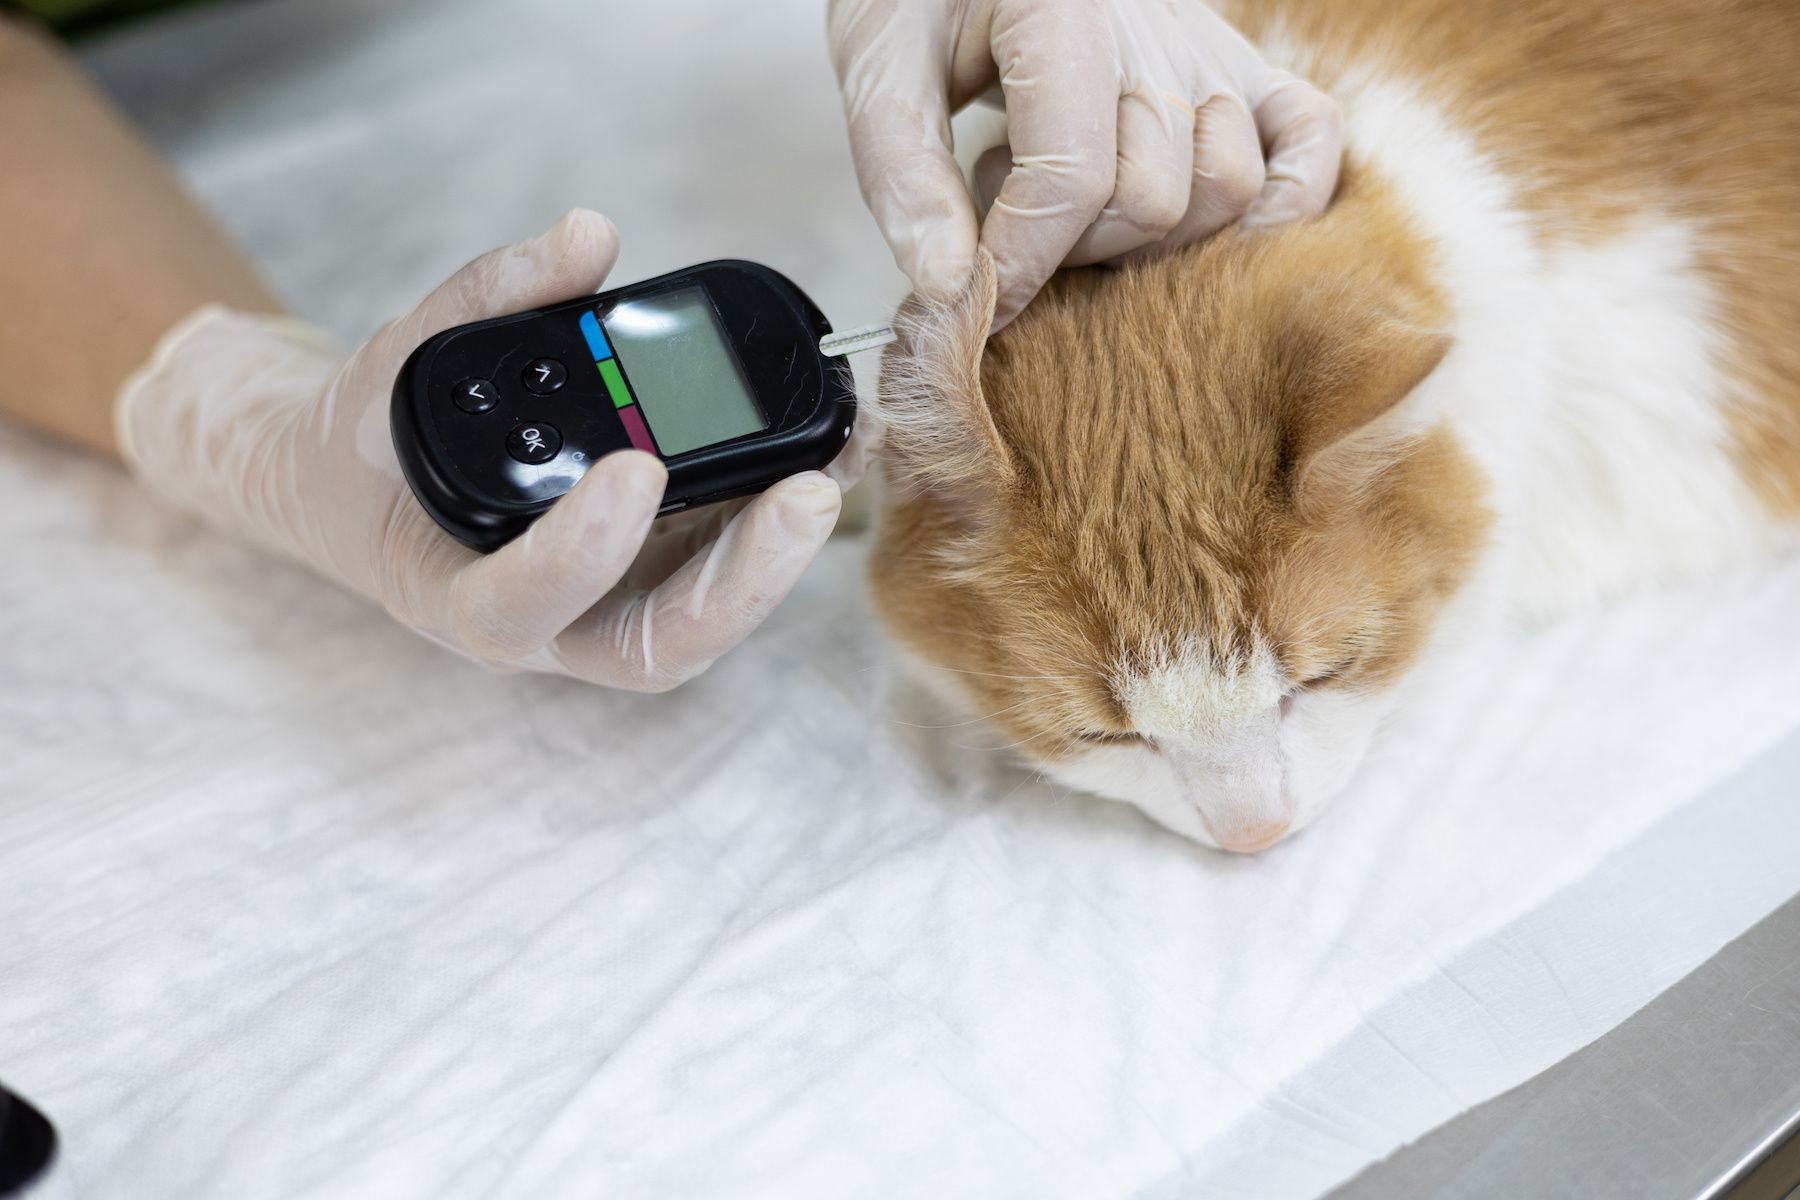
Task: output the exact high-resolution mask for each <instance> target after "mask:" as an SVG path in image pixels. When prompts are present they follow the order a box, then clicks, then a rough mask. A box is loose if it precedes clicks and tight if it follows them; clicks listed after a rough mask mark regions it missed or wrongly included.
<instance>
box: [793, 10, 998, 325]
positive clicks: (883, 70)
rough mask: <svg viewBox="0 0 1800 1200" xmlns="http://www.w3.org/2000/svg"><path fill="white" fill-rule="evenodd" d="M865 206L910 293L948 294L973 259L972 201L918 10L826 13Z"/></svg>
mask: <svg viewBox="0 0 1800 1200" xmlns="http://www.w3.org/2000/svg"><path fill="white" fill-rule="evenodd" d="M827 20H828V22H829V28H830V36H831V42H832V48H833V52H834V53H833V59H834V65H835V67H836V69H837V75H838V84H839V87H840V88H841V89H842V91H843V97H844V119H845V123H846V124H847V126H848V128H849V133H850V154H851V158H852V159H853V160H854V161H855V163H856V177H857V182H858V183H859V184H860V185H861V187H862V194H863V200H864V202H865V203H866V204H867V205H868V206H869V212H870V213H871V214H872V215H873V216H874V218H875V223H876V224H877V225H878V226H880V227H881V233H882V237H883V238H885V239H886V241H887V243H888V247H889V249H891V250H892V251H893V252H894V260H895V262H897V263H898V264H899V266H900V269H901V270H902V271H904V272H905V273H906V276H907V278H908V279H910V280H911V281H912V283H913V286H914V287H916V288H919V289H921V290H924V291H932V292H935V291H947V290H950V289H952V288H954V287H955V286H956V285H958V284H960V282H961V281H962V280H963V279H964V278H965V277H966V276H967V275H968V272H969V265H970V264H971V263H972V262H973V261H974V259H975V243H976V237H977V233H976V224H977V221H976V215H975V202H974V200H973V199H971V198H970V196H969V192H968V188H967V187H966V186H964V184H963V177H962V171H961V170H960V169H959V168H958V167H957V165H956V157H955V155H954V154H953V153H952V152H951V148H950V101H949V94H948V93H949V86H950V85H949V80H948V78H947V76H946V68H945V67H944V65H943V60H944V52H943V48H942V47H941V46H940V45H939V44H938V43H939V42H940V41H941V36H940V35H939V33H938V31H937V30H936V27H935V26H934V25H933V24H932V23H930V22H928V21H927V20H926V19H925V14H924V13H923V12H922V11H921V9H920V6H918V5H912V4H909V5H897V6H895V5H888V6H880V5H875V4H871V3H868V2H867V0H838V2H837V3H834V4H832V5H831V8H830V10H829V12H828V14H827Z"/></svg>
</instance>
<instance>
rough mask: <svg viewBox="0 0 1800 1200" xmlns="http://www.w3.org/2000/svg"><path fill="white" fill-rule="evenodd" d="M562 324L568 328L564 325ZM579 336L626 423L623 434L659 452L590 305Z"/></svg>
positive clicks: (649, 451) (646, 449)
mask: <svg viewBox="0 0 1800 1200" xmlns="http://www.w3.org/2000/svg"><path fill="white" fill-rule="evenodd" d="M564 328H567V326H565V327H564ZM581 336H583V337H585V338H586V339H587V344H588V350H589V351H590V352H591V353H592V354H593V356H594V367H595V368H596V369H597V370H598V371H599V372H600V379H601V382H603V383H605V384H606V394H607V395H608V396H610V397H611V398H612V402H613V408H614V410H615V411H617V413H618V414H619V423H620V424H622V425H624V426H625V436H626V437H628V438H630V439H631V444H632V445H633V446H634V447H636V448H637V449H639V450H642V451H644V452H645V453H647V454H654V455H656V456H657V457H659V458H660V457H661V456H662V451H660V450H658V449H657V447H656V439H655V438H654V437H652V436H650V426H648V425H646V424H645V423H644V413H643V410H642V409H640V408H639V407H638V405H637V398H636V397H635V396H633V395H632V394H631V385H630V384H629V383H627V382H626V381H625V372H623V371H621V370H620V369H619V359H618V356H617V355H615V354H614V353H613V348H612V343H611V342H609V341H607V339H606V331H605V330H603V329H601V328H600V318H599V317H598V316H596V315H595V313H594V311H593V310H592V309H589V310H588V311H587V312H584V313H582V314H581Z"/></svg>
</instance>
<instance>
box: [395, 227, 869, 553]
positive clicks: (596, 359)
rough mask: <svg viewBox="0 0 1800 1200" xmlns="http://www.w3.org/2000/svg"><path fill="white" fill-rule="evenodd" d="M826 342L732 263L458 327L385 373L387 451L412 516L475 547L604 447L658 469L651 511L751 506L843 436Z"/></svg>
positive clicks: (844, 383) (573, 476)
mask: <svg viewBox="0 0 1800 1200" xmlns="http://www.w3.org/2000/svg"><path fill="white" fill-rule="evenodd" d="M830 333H831V326H830V324H829V323H828V322H827V321H826V320H825V315H824V314H823V313H821V312H820V311H819V308H818V306H817V305H815V304H814V303H813V302H812V301H811V300H810V299H809V298H808V297H807V295H806V293H804V292H802V291H801V290H800V289H799V288H798V287H796V286H795V285H794V284H793V283H792V282H791V281H789V280H788V279H787V278H786V277H784V276H782V275H780V274H778V273H777V272H775V271H772V270H770V269H769V268H767V267H764V266H761V265H759V264H756V263H751V262H741V261H735V260H734V261H722V262H712V263H706V264H704V265H701V266H697V267H689V268H687V269H686V270H683V271H676V272H674V273H673V274H670V275H664V276H661V277H660V278H657V279H652V280H648V281H647V282H644V283H638V284H633V285H631V286H630V287H624V288H620V289H618V290H616V291H611V292H602V293H600V294H599V295H595V296H583V297H581V298H579V299H576V300H570V301H567V302H566V303H562V304H557V305H553V306H551V307H549V308H542V309H536V310H534V311H531V312H523V313H516V314H514V315H512V316H507V317H498V318H495V319H493V320H490V321H478V322H476V323H475V324H472V325H461V326H458V327H457V328H455V329H450V330H446V331H445V332H443V333H440V334H438V335H437V336H436V337H433V338H431V339H430V340H429V341H427V342H425V343H424V344H423V345H421V346H420V347H419V348H418V349H417V350H415V351H413V353H412V355H411V357H409V358H408V359H407V360H406V365H405V366H403V367H402V368H401V369H400V375H399V378H398V379H396V380H395V381H394V403H393V409H392V413H391V421H392V428H393V435H394V448H395V450H396V451H397V452H398V454H399V457H400V466H401V469H402V470H403V471H404V472H405V474H406V481H407V483H408V484H410V485H411V486H412V490H413V494H414V495H416V496H417V497H418V498H419V503H420V504H421V505H423V506H424V508H425V511H426V512H428V513H430V514H431V516H432V517H433V519H435V520H436V521H437V523H438V524H439V525H441V526H443V527H444V529H445V530H446V531H447V532H448V533H449V534H450V535H451V536H452V537H454V538H456V539H457V540H458V541H460V542H463V543H464V544H466V545H469V546H472V547H474V548H475V549H477V550H484V551H486V550H494V549H497V548H498V547H500V546H501V545H503V544H505V543H506V542H508V541H510V540H511V539H512V538H514V537H515V536H517V535H518V534H519V533H520V532H522V531H523V530H524V529H525V527H526V526H527V525H529V524H530V523H531V522H532V521H533V520H535V519H536V518H537V517H538V516H539V515H541V514H542V513H543V512H544V511H545V510H546V509H548V508H549V507H550V506H551V505H552V504H553V503H555V502H556V500H557V498H558V497H560V496H561V495H562V494H563V493H564V492H567V491H568V490H569V489H570V488H571V487H573V486H574V485H575V482H576V480H578V479H580V478H581V476H582V474H583V473H584V472H586V471H587V469H588V468H589V467H590V466H592V465H593V464H594V463H595V462H596V461H597V460H598V459H600V458H601V457H602V456H603V455H606V454H609V453H611V452H612V451H614V450H624V449H628V448H632V447H635V448H637V449H639V450H644V451H648V452H649V453H651V454H654V455H656V456H658V457H659V458H661V459H662V460H663V462H664V463H666V464H667V465H668V469H669V484H668V490H667V491H666V492H665V493H664V496H663V505H662V513H665V514H666V513H670V512H675V511H678V510H680V509H684V508H691V507H695V506H698V505H702V504H711V503H714V502H715V501H719V500H729V499H731V498H733V497H736V496H744V495H748V494H750V493H752V492H759V491H761V490H763V489H764V488H766V487H768V486H769V485H770V484H773V483H775V482H777V481H779V480H781V479H785V478H787V477H788V476H789V475H792V474H795V473H796V472H799V471H805V470H813V469H817V468H819V467H823V466H825V465H826V464H827V463H829V462H830V461H831V460H832V459H833V458H836V457H837V454H838V451H840V450H842V449H843V447H844V443H845V442H847V441H848V440H849V438H850V430H851V426H852V424H853V423H854V421H855V417H856V386H855V383H854V380H853V379H852V376H851V373H850V368H849V366H848V365H847V364H846V363H845V362H844V361H843V359H841V358H828V357H827V356H826V355H825V354H824V353H823V352H822V351H821V350H820V348H819V341H820V339H821V338H824V337H826V336H828V335H829V334H830Z"/></svg>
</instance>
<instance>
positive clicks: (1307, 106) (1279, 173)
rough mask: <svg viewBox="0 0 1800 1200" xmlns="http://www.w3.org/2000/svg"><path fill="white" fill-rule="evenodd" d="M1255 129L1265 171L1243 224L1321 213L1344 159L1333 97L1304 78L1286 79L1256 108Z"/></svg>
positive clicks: (1281, 222)
mask: <svg viewBox="0 0 1800 1200" xmlns="http://www.w3.org/2000/svg"><path fill="white" fill-rule="evenodd" d="M1256 130H1257V133H1258V134H1259V135H1260V136H1261V137H1262V141H1263V147H1264V150H1265V153H1266V154H1267V155H1268V174H1267V177H1266V182H1265V183H1264V184H1263V190H1262V194H1261V195H1259V196H1258V197H1257V198H1256V201H1255V203H1253V204H1252V205H1251V206H1250V211H1249V212H1247V213H1245V214H1244V224H1246V225H1253V226H1254V225H1264V226H1266V225H1284V224H1286V223H1287V222H1289V221H1299V220H1302V219H1304V218H1307V217H1316V216H1318V215H1319V214H1320V213H1322V212H1324V211H1325V207H1326V205H1328V204H1330V203H1331V196H1332V193H1333V192H1335V191H1336V190H1337V180H1338V170H1339V167H1340V166H1341V164H1342V163H1343V158H1344V119H1343V116H1342V114H1341V113H1340V112H1339V110H1338V106H1337V101H1335V100H1333V99H1332V98H1331V97H1330V96H1327V95H1326V94H1325V93H1324V92H1321V91H1320V90H1319V89H1318V88H1316V87H1314V86H1313V85H1312V84H1310V83H1307V82H1306V81H1305V80H1303V79H1288V80H1286V81H1284V82H1282V83H1280V84H1278V85H1277V86H1276V87H1275V88H1274V90H1273V91H1271V92H1269V94H1268V95H1267V96H1265V97H1264V98H1263V101H1262V103H1260V104H1258V105H1257V106H1256Z"/></svg>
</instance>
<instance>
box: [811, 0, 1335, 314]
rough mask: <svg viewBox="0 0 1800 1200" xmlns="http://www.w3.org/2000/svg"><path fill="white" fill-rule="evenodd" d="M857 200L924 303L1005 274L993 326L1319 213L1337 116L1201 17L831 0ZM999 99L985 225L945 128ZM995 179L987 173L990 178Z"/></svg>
mask: <svg viewBox="0 0 1800 1200" xmlns="http://www.w3.org/2000/svg"><path fill="white" fill-rule="evenodd" d="M829 14H830V15H829V19H828V23H829V32H830V38H831V47H832V58H833V62H834V63H835V65H836V67H837V73H838V81H839V83H840V85H841V86H842V88H843V92H844V107H845V112H846V114H847V116H848V119H849V126H850V144H851V150H852V153H853V154H854V156H855V159H856V168H857V175H858V177H859V178H860V180H861V182H862V189H863V196H864V198H865V199H866V200H867V201H868V204H869V208H870V210H871V211H872V212H873V213H874V215H875V220H876V222H877V223H878V224H879V225H880V226H881V229H882V233H883V234H884V235H885V236H886V238H887V241H888V244H889V245H890V246H892V247H893V250H894V256H895V258H896V259H897V260H898V262H899V264H900V268H901V269H902V270H903V271H905V272H906V274H907V275H908V277H909V278H911V280H912V281H913V284H914V286H915V287H918V288H920V289H922V290H926V291H934V292H950V291H954V290H955V288H956V287H957V286H958V285H959V284H960V283H961V281H963V280H965V279H966V278H968V275H969V272H970V269H971V264H972V263H973V261H974V255H975V248H976V244H977V238H978V237H979V243H980V244H981V245H982V246H985V247H986V248H987V249H988V250H989V252H991V253H992V254H993V256H994V261H995V263H996V264H997V266H998V269H999V287H1000V295H999V306H998V310H997V314H996V317H995V328H999V327H1000V326H1002V325H1004V324H1006V323H1007V322H1008V321H1010V320H1011V319H1012V318H1013V317H1014V316H1015V315H1016V314H1017V313H1018V312H1019V310H1020V309H1022V308H1024V307H1025V305H1026V304H1027V303H1028V302H1029V301H1030V299H1031V298H1032V297H1033V296H1034V295H1036V294H1037V291H1038V289H1039V288H1041V287H1042V286H1043V284H1044V282H1045V281H1046V280H1047V279H1049V278H1050V275H1051V273H1052V272H1054V271H1055V270H1056V268H1057V267H1058V266H1059V265H1069V266H1078V265H1082V264H1086V263H1096V262H1105V261H1110V260H1116V259H1118V258H1119V257H1120V256H1122V255H1125V254H1127V253H1128V252H1130V251H1133V250H1137V249H1140V248H1142V247H1146V246H1152V245H1154V244H1161V245H1180V244H1183V243H1186V242H1193V241H1197V240H1199V239H1201V238H1204V237H1207V236H1209V235H1210V234H1212V233H1215V232H1217V231H1218V230H1219V229H1221V228H1223V227H1224V226H1226V225H1228V224H1230V223H1231V222H1232V221H1235V220H1237V219H1239V218H1240V217H1242V218H1244V220H1245V221H1246V222H1248V223H1251V224H1257V225H1274V224H1280V223H1284V222H1287V221H1293V220H1297V219H1299V218H1302V217H1308V216H1315V215H1317V214H1318V213H1321V212H1323V211H1324V210H1325V206H1326V204H1327V203H1328V202H1329V201H1330V199H1331V194H1332V191H1333V189H1334V188H1335V187H1336V186H1337V175H1338V164H1339V160H1340V159H1341V157H1342V153H1343V135H1342V128H1341V119H1340V117H1339V113H1338V110H1337V106H1336V104H1335V103H1334V102H1333V101H1332V100H1331V99H1330V98H1329V97H1327V96H1325V95H1324V94H1323V93H1322V92H1320V91H1319V90H1318V89H1317V88H1314V87H1313V86H1312V85H1311V84H1309V83H1306V82H1305V81H1303V80H1300V79H1297V78H1295V77H1294V76H1292V75H1290V74H1288V73H1287V72H1285V71H1279V70H1276V69H1274V68H1272V67H1270V66H1269V65H1268V64H1267V63H1265V62H1264V61H1263V59H1262V56H1261V55H1260V54H1259V53H1258V52H1257V51H1256V49H1255V47H1253V46H1251V45H1250V43H1249V42H1248V41H1246V40H1245V39H1244V37H1243V36H1242V35H1241V34H1239V33H1238V32H1237V30H1236V29H1234V28H1232V27H1231V26H1230V25H1229V24H1227V23H1226V22H1225V21H1224V20H1223V19H1222V18H1221V17H1219V16H1218V15H1217V14H1216V13H1214V12H1213V11H1212V10H1211V9H1210V8H1208V7H1207V6H1206V5H1204V4H1201V3H1198V0H831V4H830V9H829ZM996 80H997V81H998V82H999V85H1000V88H1001V89H1002V92H1003V94H1004V96H1005V101H1006V117H1007V130H1008V137H1009V138H1010V141H1011V146H1010V149H1008V148H1002V149H1001V150H1000V151H999V154H1000V159H999V167H1000V170H1001V173H1003V174H1004V183H1003V184H1001V185H1000V186H999V188H998V195H997V197H996V198H995V200H994V204H993V208H992V210H991V211H990V212H989V214H988V217H987V220H986V223H985V225H984V226H980V227H979V234H978V225H979V222H978V219H977V216H976V212H975V206H974V202H973V201H972V200H971V199H970V198H969V195H968V190H967V188H966V187H965V186H964V184H963V180H962V174H961V172H960V171H959V170H958V168H957V165H956V161H955V159H954V158H953V156H952V154H951V134H950V114H951V113H952V112H953V111H955V110H956V109H957V108H960V107H961V106H962V105H963V104H965V103H967V102H968V101H969V100H970V99H972V98H974V97H975V96H977V95H979V94H980V93H982V92H983V91H986V90H987V89H988V88H990V87H991V86H992V85H993V84H994V83H995V81H996ZM994 166H995V164H994V163H993V162H992V161H988V162H984V163H983V164H982V167H983V171H982V173H990V172H992V171H993V169H994Z"/></svg>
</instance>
